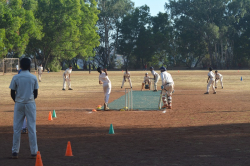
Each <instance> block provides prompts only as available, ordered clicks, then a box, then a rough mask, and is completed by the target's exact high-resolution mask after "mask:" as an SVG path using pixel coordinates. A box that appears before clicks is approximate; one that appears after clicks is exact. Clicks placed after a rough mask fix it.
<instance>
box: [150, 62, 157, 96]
mask: <svg viewBox="0 0 250 166" xmlns="http://www.w3.org/2000/svg"><path fill="white" fill-rule="evenodd" d="M149 69H150V71H151V73H152V75H153V76H154V88H155V90H154V92H157V83H158V81H159V79H160V75H159V74H158V73H156V72H155V71H154V68H153V67H152V66H151V67H150V68H149Z"/></svg>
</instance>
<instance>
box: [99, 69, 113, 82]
mask: <svg viewBox="0 0 250 166" xmlns="http://www.w3.org/2000/svg"><path fill="white" fill-rule="evenodd" d="M99 81H102V82H103V84H109V83H111V81H110V80H109V77H108V76H107V75H106V73H104V72H102V74H100V75H99Z"/></svg>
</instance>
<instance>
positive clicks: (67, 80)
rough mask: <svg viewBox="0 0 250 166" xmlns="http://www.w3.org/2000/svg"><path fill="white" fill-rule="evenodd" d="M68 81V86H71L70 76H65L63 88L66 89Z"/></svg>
mask: <svg viewBox="0 0 250 166" xmlns="http://www.w3.org/2000/svg"><path fill="white" fill-rule="evenodd" d="M66 82H67V84H68V88H71V81H70V80H69V77H66V79H65V77H64V76H63V89H66Z"/></svg>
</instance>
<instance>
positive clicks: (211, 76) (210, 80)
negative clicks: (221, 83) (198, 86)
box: [204, 67, 216, 94]
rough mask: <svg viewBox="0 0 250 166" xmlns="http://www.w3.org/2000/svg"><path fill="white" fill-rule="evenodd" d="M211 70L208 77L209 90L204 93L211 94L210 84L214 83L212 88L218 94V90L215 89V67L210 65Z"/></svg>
mask: <svg viewBox="0 0 250 166" xmlns="http://www.w3.org/2000/svg"><path fill="white" fill-rule="evenodd" d="M208 70H209V72H208V79H207V83H208V84H207V92H206V93H204V94H209V89H210V86H211V85H212V88H213V91H214V93H213V94H216V91H215V88H214V82H215V75H214V73H213V68H212V67H209V69H208Z"/></svg>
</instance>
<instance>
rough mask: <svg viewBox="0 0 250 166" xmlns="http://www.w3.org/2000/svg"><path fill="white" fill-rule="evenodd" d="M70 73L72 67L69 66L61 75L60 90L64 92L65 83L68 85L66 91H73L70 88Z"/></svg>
mask: <svg viewBox="0 0 250 166" xmlns="http://www.w3.org/2000/svg"><path fill="white" fill-rule="evenodd" d="M71 72H72V66H69V68H68V69H66V70H65V72H64V73H63V89H62V90H65V88H66V82H67V84H68V90H73V89H72V88H71V80H70V74H71Z"/></svg>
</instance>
